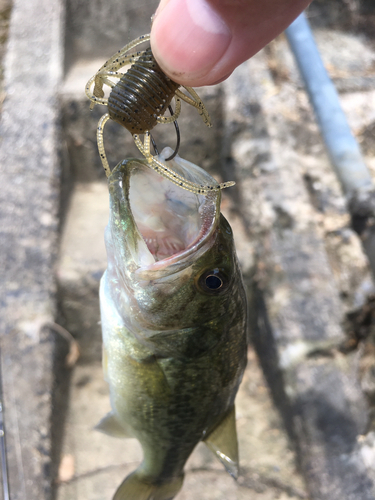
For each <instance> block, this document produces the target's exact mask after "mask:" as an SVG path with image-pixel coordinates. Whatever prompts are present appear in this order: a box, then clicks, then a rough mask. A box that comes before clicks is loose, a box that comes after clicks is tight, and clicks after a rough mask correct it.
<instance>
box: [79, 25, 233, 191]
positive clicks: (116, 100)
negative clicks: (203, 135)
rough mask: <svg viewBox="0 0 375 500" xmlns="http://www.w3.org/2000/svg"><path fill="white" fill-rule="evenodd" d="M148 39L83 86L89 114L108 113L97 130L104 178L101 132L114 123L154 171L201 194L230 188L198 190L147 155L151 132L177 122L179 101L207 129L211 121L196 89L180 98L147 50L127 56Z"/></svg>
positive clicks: (140, 40)
mask: <svg viewBox="0 0 375 500" xmlns="http://www.w3.org/2000/svg"><path fill="white" fill-rule="evenodd" d="M149 40H150V35H149V34H148V35H142V36H140V37H139V38H136V39H135V40H133V41H132V42H130V43H129V44H127V45H125V47H123V48H122V49H120V50H119V51H118V52H117V53H116V54H115V55H113V56H112V57H111V58H109V59H108V61H106V62H105V63H104V64H103V66H102V67H101V68H100V69H99V71H97V73H96V74H95V75H94V76H93V77H91V78H90V80H89V81H88V82H87V85H86V95H87V97H88V98H89V99H90V101H91V104H90V109H93V107H94V106H95V104H104V105H106V106H107V108H108V113H105V114H104V115H103V116H102V118H101V119H100V120H99V124H98V129H97V142H98V149H99V154H100V158H101V161H102V164H103V167H104V170H105V172H106V175H107V177H109V175H110V174H111V170H110V167H109V164H108V160H107V156H106V153H105V149H104V140H103V130H104V126H105V124H106V123H107V121H108V120H109V119H112V120H114V121H115V122H117V123H119V124H120V125H122V126H123V127H125V128H126V129H127V130H129V132H130V133H131V134H132V136H133V139H134V142H135V144H136V146H137V147H138V149H139V151H140V152H141V153H142V154H143V156H144V157H145V158H146V159H147V162H148V164H149V165H150V166H151V167H152V168H153V169H154V170H155V171H156V172H158V173H159V174H161V175H163V176H164V177H166V178H168V179H170V180H171V181H172V182H174V183H175V184H177V185H178V186H181V187H182V188H184V189H186V190H187V191H191V192H194V193H198V194H200V193H202V194H204V193H207V192H209V191H213V190H219V189H223V188H226V187H229V186H233V185H234V182H224V183H222V184H217V185H198V184H196V183H194V182H191V181H188V180H187V179H185V178H183V177H182V176H181V175H179V174H177V173H176V172H174V171H173V170H172V169H171V168H169V167H167V166H166V165H165V164H163V163H161V162H160V161H159V160H158V159H157V157H156V156H153V155H152V154H151V151H150V144H151V140H152V139H151V134H150V130H151V129H152V128H154V127H155V125H157V124H158V123H172V122H176V120H177V118H178V116H179V115H180V112H181V99H182V100H184V101H185V102H187V103H188V104H190V105H191V106H194V107H195V108H197V109H198V111H199V113H200V115H201V117H202V119H203V121H204V123H205V124H206V125H207V126H208V127H211V120H210V116H209V114H208V112H207V110H206V108H205V106H204V104H203V102H202V101H201V99H200V98H199V96H198V94H197V93H196V92H195V90H193V89H192V88H191V87H184V88H185V90H187V92H188V93H189V94H190V96H191V97H190V96H188V95H186V94H185V93H183V92H182V91H181V90H180V89H179V87H180V84H178V83H176V82H174V81H173V80H171V79H170V78H169V77H168V76H167V75H165V74H164V73H163V71H162V70H161V69H160V67H159V65H158V63H157V62H156V60H155V58H154V56H153V54H152V51H151V48H150V47H149V48H147V49H146V50H143V51H137V52H134V53H129V51H131V49H133V48H134V47H136V46H137V45H139V44H141V43H143V42H147V41H149ZM127 65H131V67H130V68H129V69H128V70H127V71H126V72H125V73H122V72H120V71H119V70H120V69H121V68H123V67H124V66H127ZM111 78H115V79H117V80H118V81H117V83H114V82H113V81H112V80H111ZM93 85H94V88H93V89H92V87H93ZM104 85H107V86H108V87H110V89H111V91H110V94H109V97H108V98H106V97H104V90H103V86H104ZM173 98H175V101H176V108H175V111H174V113H171V116H164V113H165V112H166V110H167V109H168V108H170V103H171V101H172V99H173ZM170 109H171V108H170ZM141 134H144V141H143V143H142V141H141V139H140V137H139V136H140V135H141ZM176 153H177V150H176V151H175V153H174V154H173V155H172V156H171V158H169V159H168V160H170V159H172V158H173V157H174V156H175V154H176Z"/></svg>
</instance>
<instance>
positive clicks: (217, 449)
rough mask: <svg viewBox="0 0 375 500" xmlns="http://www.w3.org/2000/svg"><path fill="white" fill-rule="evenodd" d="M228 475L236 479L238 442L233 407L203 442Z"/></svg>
mask: <svg viewBox="0 0 375 500" xmlns="http://www.w3.org/2000/svg"><path fill="white" fill-rule="evenodd" d="M203 442H204V443H205V445H206V446H207V447H208V448H209V449H210V450H211V451H212V452H213V453H214V454H215V456H216V457H217V458H218V459H219V460H220V462H221V463H222V464H223V465H224V467H225V468H226V470H227V471H228V472H229V474H230V475H231V476H232V477H234V479H237V478H238V441H237V430H236V412H235V409H234V406H233V407H232V409H231V410H229V412H228V413H227V414H226V415H225V417H224V418H223V419H222V420H221V421H220V422H219V424H218V425H217V426H216V427H214V429H213V430H212V431H211V432H210V433H209V435H208V436H207V437H206V438H205V439H204V440H203Z"/></svg>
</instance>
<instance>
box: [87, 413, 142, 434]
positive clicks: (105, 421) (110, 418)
mask: <svg viewBox="0 0 375 500" xmlns="http://www.w3.org/2000/svg"><path fill="white" fill-rule="evenodd" d="M94 429H95V430H97V431H100V432H103V433H104V434H107V435H108V436H112V437H117V438H133V437H134V434H133V431H132V429H131V427H130V426H125V425H124V424H120V422H119V421H118V420H117V418H116V415H115V414H114V413H113V411H110V412H109V413H107V415H106V416H105V417H103V418H102V419H101V420H100V422H98V423H97V424H96V426H95V427H94Z"/></svg>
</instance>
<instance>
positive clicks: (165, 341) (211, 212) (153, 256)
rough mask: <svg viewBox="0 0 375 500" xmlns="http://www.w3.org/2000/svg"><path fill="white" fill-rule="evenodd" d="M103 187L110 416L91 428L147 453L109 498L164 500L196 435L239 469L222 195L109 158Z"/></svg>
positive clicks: (190, 172) (237, 354)
mask: <svg viewBox="0 0 375 500" xmlns="http://www.w3.org/2000/svg"><path fill="white" fill-rule="evenodd" d="M170 154H171V150H170V149H169V148H168V149H166V150H164V151H163V153H162V155H160V156H159V160H160V161H161V162H163V161H164V159H165V158H166V157H168V155H170ZM168 163H169V164H170V166H171V167H172V168H173V169H174V170H176V171H177V172H178V173H179V174H180V175H183V176H184V177H185V178H186V179H188V180H191V181H193V182H196V183H198V184H205V185H206V184H207V183H209V182H212V177H211V176H210V175H209V174H207V173H206V172H205V171H204V170H202V169H200V168H199V167H197V166H196V165H193V164H192V163H189V162H187V161H185V160H183V159H181V158H180V157H176V159H175V160H173V161H171V162H168ZM108 182H109V192H110V218H109V223H108V226H107V229H106V236H105V239H106V247H107V254H108V268H107V270H106V272H105V273H104V275H103V278H102V280H101V286H100V305H101V318H102V330H103V369H104V376H105V379H106V380H107V382H108V384H109V389H110V398H111V406H112V411H111V412H110V413H109V414H108V415H107V416H106V417H104V419H103V420H102V421H101V422H100V423H99V424H98V426H97V428H98V429H99V430H101V431H103V432H106V433H108V434H110V435H112V436H119V437H121V436H122V437H135V438H137V439H138V440H139V442H140V443H141V445H142V449H143V455H144V458H143V461H142V463H141V465H140V466H139V467H138V469H137V470H136V471H135V472H133V473H132V474H130V475H129V476H128V477H127V478H125V480H124V481H123V483H122V484H121V485H120V487H119V488H118V489H117V491H116V493H115V495H114V500H152V499H153V500H171V499H172V498H174V496H175V495H176V494H177V492H178V491H179V490H180V488H181V486H182V482H183V477H184V472H183V469H184V465H185V462H186V461H187V459H188V457H189V455H190V454H191V452H192V451H193V449H194V447H195V446H196V445H197V443H198V442H199V441H201V440H202V441H204V442H205V444H206V445H207V446H208V447H209V448H210V449H211V450H212V451H213V453H214V454H215V455H216V456H217V457H218V458H219V460H221V461H222V463H223V464H224V466H225V467H226V469H227V471H228V472H229V473H230V474H231V475H232V476H234V477H237V475H238V446H237V434H236V423H235V410H234V399H235V396H236V393H237V389H238V386H239V384H240V382H241V379H242V375H243V372H244V369H245V365H246V350H247V346H246V299H245V292H244V287H243V283H242V278H241V272H240V269H239V266H238V262H237V257H236V253H235V249H234V243H233V236H232V230H231V228H230V226H229V224H228V222H227V221H226V219H225V218H224V217H223V215H221V214H220V191H213V192H211V193H208V194H206V195H198V194H195V193H191V192H188V191H185V190H183V189H181V188H179V187H178V186H176V185H175V184H173V183H172V182H170V181H169V180H167V179H165V178H164V177H161V176H159V175H157V174H156V173H155V172H154V171H153V170H151V169H150V168H149V166H148V165H147V160H135V159H132V160H127V161H123V162H122V163H120V164H119V165H117V167H116V168H115V169H114V170H113V172H112V173H111V175H110V177H109V179H108Z"/></svg>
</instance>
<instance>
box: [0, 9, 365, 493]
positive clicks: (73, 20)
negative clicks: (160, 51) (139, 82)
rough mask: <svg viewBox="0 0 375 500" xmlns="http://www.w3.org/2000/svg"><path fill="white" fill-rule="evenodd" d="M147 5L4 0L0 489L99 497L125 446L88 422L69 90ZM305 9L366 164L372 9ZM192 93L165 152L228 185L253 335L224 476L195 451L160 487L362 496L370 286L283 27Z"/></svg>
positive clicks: (115, 130) (77, 164)
mask: <svg viewBox="0 0 375 500" xmlns="http://www.w3.org/2000/svg"><path fill="white" fill-rule="evenodd" d="M155 6H156V1H151V2H147V4H146V5H144V4H137V5H135V4H134V5H133V3H131V2H118V1H117V0H111V1H109V0H108V1H107V2H101V1H99V0H95V1H91V2H84V1H78V0H67V3H66V13H65V12H64V7H65V5H64V3H63V2H58V1H57V0H56V1H55V0H49V1H48V2H47V1H46V0H32V1H31V0H27V1H26V0H15V1H14V9H13V14H12V20H11V29H10V35H9V46H8V50H7V58H6V63H5V88H6V92H7V94H6V100H5V102H4V105H3V110H2V117H1V131H2V143H1V152H0V155H1V166H0V172H1V174H0V175H1V182H2V187H3V189H2V190H1V191H0V203H1V210H0V217H1V239H0V244H1V254H0V258H1V268H2V269H3V270H4V278H5V279H3V280H2V284H1V286H2V290H1V291H2V294H1V297H2V306H1V309H0V320H1V325H2V345H1V347H2V363H3V371H4V380H3V383H4V388H5V419H6V425H7V438H8V442H7V444H8V458H9V465H10V478H11V488H12V489H11V494H12V497H11V498H12V500H16V499H18V498H19V499H21V498H22V499H23V498H28V499H31V500H33V499H38V500H44V499H46V500H47V499H48V500H49V499H53V498H55V499H59V500H65V499H69V500H74V499H77V500H81V499H82V498H85V500H94V499H95V500H99V499H100V500H106V499H109V498H111V494H112V492H113V491H114V490H115V489H116V486H117V485H118V484H119V483H120V482H121V480H122V479H123V477H124V476H125V475H126V474H127V473H128V472H130V471H131V470H133V469H134V468H135V467H136V465H137V463H138V462H139V460H140V458H141V457H140V450H139V446H138V445H137V443H136V442H134V441H121V440H114V439H111V438H108V437H106V436H104V435H101V434H99V433H96V432H93V431H92V427H93V425H94V424H95V423H96V421H97V420H98V419H99V418H101V417H102V416H103V415H104V414H105V413H106V412H107V410H108V405H109V402H108V396H107V388H106V385H105V383H104V382H103V379H102V374H101V367H100V355H101V352H100V345H101V340H100V325H99V324H98V322H99V320H100V318H99V309H98V298H97V289H98V283H99V279H100V276H101V274H102V272H103V270H104V269H105V265H106V263H105V254H104V246H103V229H104V226H105V223H106V218H107V210H108V206H107V191H106V184H105V179H104V175H103V171H102V168H101V165H100V161H99V158H98V155H97V151H96V141H95V129H96V125H97V121H98V119H99V117H100V116H101V114H103V113H104V112H105V108H100V107H97V108H95V110H94V111H93V112H92V113H90V112H89V109H88V108H89V106H88V102H87V101H86V99H85V96H84V94H83V87H84V84H85V82H86V81H87V79H88V78H89V77H90V76H91V75H92V74H93V72H95V70H96V68H97V67H99V66H100V65H101V63H102V62H103V60H104V59H105V58H106V57H108V56H109V55H111V54H112V52H114V51H115V50H117V49H118V48H119V47H121V46H123V45H124V44H125V43H127V42H128V41H130V40H132V39H133V38H135V37H136V36H137V35H139V34H141V33H144V32H147V31H148V27H149V22H150V21H149V20H150V16H151V14H152V12H153V10H154V8H155ZM308 15H309V17H310V19H311V21H312V22H313V24H314V26H315V34H316V37H317V41H318V44H319V47H320V49H321V51H322V55H323V59H324V61H325V63H326V65H327V68H328V69H329V71H330V73H331V75H332V77H333V78H334V80H335V83H337V85H338V88H339V90H340V91H341V99H342V104H343V107H344V109H345V111H346V113H347V115H348V118H349V122H350V125H351V127H352V129H353V131H354V133H355V134H356V136H357V138H358V140H359V142H360V143H361V145H362V146H363V151H364V153H365V160H366V163H367V165H368V166H369V168H370V169H371V170H372V172H373V173H374V172H375V149H374V147H373V138H374V122H375V116H374V107H373V102H374V92H375V82H374V67H375V63H374V61H375V47H374V40H375V11H374V9H373V7H371V3H370V2H366V1H362V2H354V1H351V0H345V1H344V0H332V1H331V2H329V3H327V2H326V1H325V0H324V1H323V0H316V1H315V2H314V3H313V5H312V6H311V8H310V9H309V11H308ZM64 18H65V21H66V23H65V25H66V31H65V37H64V36H63V26H64V22H63V21H64ZM114 19H115V20H116V22H114V21H113V20H114ZM64 52H65V54H63V53H64ZM63 55H65V57H64V68H65V72H64V79H63V78H62V68H63V61H62V59H63ZM62 80H63V81H62ZM60 83H61V85H60V88H59V89H58V86H59V84H60ZM199 93H200V95H202V97H203V99H204V102H205V104H206V105H207V108H208V109H209V112H210V114H211V115H212V119H213V120H212V121H213V123H214V128H213V129H207V128H206V127H205V126H204V125H203V123H201V120H200V119H199V116H198V115H197V113H196V111H195V110H193V109H191V108H190V107H189V106H187V105H185V106H183V110H182V115H181V120H179V124H180V127H181V136H182V146H181V156H183V157H185V158H187V159H189V160H191V161H193V162H195V163H197V164H199V165H201V166H202V167H204V168H206V169H207V170H209V171H210V173H212V174H213V175H214V176H215V177H216V178H217V179H219V180H236V181H237V186H236V187H235V188H232V189H231V190H227V191H226V192H225V196H224V197H223V206H222V209H223V212H224V214H225V215H226V217H227V218H228V219H229V221H230V223H231V225H232V228H233V230H234V234H235V238H236V246H237V250H238V255H239V258H240V262H241V267H242V270H243V273H244V278H245V281H246V285H247V289H248V297H249V307H250V332H251V341H252V343H251V346H250V348H249V365H248V368H247V371H246V374H245V379H244V382H243V384H242V386H241V389H240V393H239V397H238V402H237V406H238V412H237V413H238V414H237V416H238V429H239V440H240V453H241V467H242V469H241V476H240V478H239V481H238V482H237V483H235V482H234V481H233V480H232V479H231V478H230V477H229V476H227V475H226V473H225V471H223V469H222V467H221V465H220V464H219V463H216V462H215V461H213V460H212V458H211V457H210V456H209V455H208V454H207V453H206V451H205V449H204V447H203V446H202V447H201V446H199V447H198V448H197V450H196V451H195V452H194V454H193V455H192V457H191V459H190V461H189V463H188V466H187V475H186V480H185V485H184V488H183V490H182V491H181V493H180V494H179V496H178V498H179V499H180V500H185V499H186V500H187V499H188V498H193V496H196V497H199V498H202V499H207V500H211V499H224V498H225V499H233V500H234V499H245V498H249V497H251V498H254V499H255V500H266V499H267V500H274V499H275V500H276V499H283V500H286V499H289V498H290V499H291V498H304V499H307V498H310V499H311V500H325V499H329V500H336V499H340V500H349V499H350V500H354V499H355V500H367V499H373V498H375V491H374V481H375V438H374V430H375V405H374V401H375V378H374V373H375V334H374V333H375V329H374V324H375V321H374V320H375V307H374V300H373V298H372V296H373V293H374V287H373V283H372V279H371V275H370V273H369V269H368V265H367V260H366V257H365V256H364V253H363V251H362V247H361V242H360V240H359V238H358V237H357V235H356V234H355V233H354V231H353V230H352V229H351V227H350V217H349V214H348V212H347V209H346V204H345V199H344V198H343V196H342V194H341V192H340V187H339V185H338V182H337V180H336V178H335V176H334V174H333V172H332V169H331V167H330V165H329V162H328V159H327V157H326V154H325V152H324V148H323V144H322V141H321V139H320V137H319V133H318V130H317V127H316V124H315V122H314V119H313V116H312V111H311V108H310V106H309V103H308V101H307V97H306V94H305V93H304V90H303V88H302V86H301V81H300V78H299V76H298V72H297V70H296V67H295V65H294V62H293V59H292V56H291V54H290V52H289V49H288V47H287V44H286V41H285V39H284V37H283V36H281V37H279V38H278V39H277V40H276V41H275V42H272V43H271V44H270V45H269V46H268V47H266V48H265V49H264V50H263V51H261V52H260V53H259V54H258V55H257V56H255V57H254V58H253V59H252V60H251V61H249V62H248V63H246V64H244V65H243V66H242V67H241V68H238V70H237V71H236V72H235V73H234V74H233V75H232V76H231V78H230V79H229V80H228V81H226V82H224V83H223V84H221V85H220V86H215V87H212V88H207V89H200V90H199ZM61 125H62V127H63V134H62V135H59V134H60V126H61ZM155 138H156V140H157V143H158V144H160V145H161V146H160V147H161V148H162V147H163V146H164V145H166V144H169V145H171V146H173V144H174V141H175V135H174V130H173V127H168V126H163V127H162V126H160V127H157V128H156V130H155ZM105 144H106V148H107V153H108V157H109V161H110V164H111V165H115V164H116V163H117V162H118V161H119V160H121V159H122V158H125V157H129V156H133V155H136V154H137V151H136V149H135V147H134V145H133V143H132V139H131V138H130V136H129V134H128V133H127V132H126V131H125V130H124V129H122V128H121V127H118V126H116V124H112V123H109V124H108V126H107V127H106V132H105ZM61 167H63V168H62V174H61V177H60V173H59V172H60V168H61ZM60 180H61V181H62V182H61V185H60ZM60 202H61V203H60ZM59 207H61V212H60V213H59ZM59 224H60V225H61V226H62V233H61V241H60V242H58V236H59V232H58V231H59ZM58 243H60V246H59V251H60V254H59V260H58V263H57V265H56V267H55V264H56V256H57V249H58ZM55 278H56V281H55ZM52 321H57V322H58V323H61V324H62V325H63V326H65V327H66V328H67V329H68V330H69V331H70V332H71V333H72V334H73V335H74V336H75V337H76V338H77V340H78V341H79V343H80V350H81V357H80V359H79V361H78V363H77V364H76V366H75V367H74V368H73V369H70V368H68V367H66V366H65V358H66V354H67V345H66V341H65V340H64V339H62V338H59V336H56V334H51V332H50V331H49V330H48V329H47V328H45V326H46V325H48V324H50V323H51V322H52ZM258 357H259V358H258ZM258 359H259V361H258ZM52 389H53V390H52Z"/></svg>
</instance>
